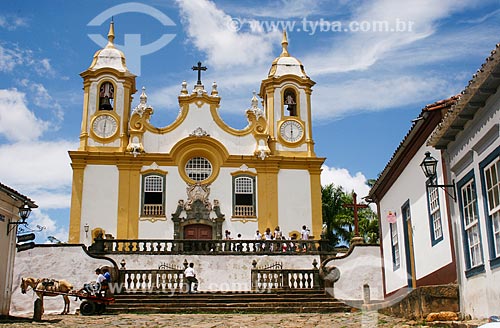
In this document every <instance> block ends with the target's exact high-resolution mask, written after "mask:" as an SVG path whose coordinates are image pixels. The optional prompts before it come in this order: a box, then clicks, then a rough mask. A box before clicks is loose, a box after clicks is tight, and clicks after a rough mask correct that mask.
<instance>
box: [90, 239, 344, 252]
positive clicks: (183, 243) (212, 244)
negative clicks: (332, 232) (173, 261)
mask: <svg viewBox="0 0 500 328" xmlns="http://www.w3.org/2000/svg"><path fill="white" fill-rule="evenodd" d="M346 251H347V249H343V248H328V247H327V243H326V242H324V241H322V240H187V239H186V240H172V239H170V240H160V239H156V240H155V239H134V240H128V239H99V238H96V239H95V240H94V243H93V244H92V245H91V246H90V247H89V252H91V253H94V254H148V255H166V254H198V255H200V254H210V255H214V254H224V255H255V254H279V255H287V254H290V255H298V254H307V255H311V254H332V253H345V252H346Z"/></svg>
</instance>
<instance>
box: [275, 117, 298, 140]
mask: <svg viewBox="0 0 500 328" xmlns="http://www.w3.org/2000/svg"><path fill="white" fill-rule="evenodd" d="M279 133H280V137H281V139H283V141H285V142H287V143H291V144H295V143H298V142H300V141H302V139H303V138H304V126H303V125H302V123H301V122H299V121H297V120H293V119H289V120H286V121H283V122H282V123H281V125H280V127H279Z"/></svg>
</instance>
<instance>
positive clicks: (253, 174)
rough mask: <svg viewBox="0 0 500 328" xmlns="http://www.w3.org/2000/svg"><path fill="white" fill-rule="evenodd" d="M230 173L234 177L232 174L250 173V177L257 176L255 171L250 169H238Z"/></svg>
mask: <svg viewBox="0 0 500 328" xmlns="http://www.w3.org/2000/svg"><path fill="white" fill-rule="evenodd" d="M231 175H232V176H233V177H234V176H238V175H250V176H252V177H256V176H257V173H255V172H252V171H242V170H238V171H235V172H231Z"/></svg>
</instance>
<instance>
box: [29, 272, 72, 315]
mask: <svg viewBox="0 0 500 328" xmlns="http://www.w3.org/2000/svg"><path fill="white" fill-rule="evenodd" d="M28 287H31V288H32V289H33V290H34V291H35V292H36V295H37V296H38V298H39V299H40V300H41V301H42V313H43V297H44V296H59V295H62V297H63V298H64V310H63V311H62V313H61V314H68V313H69V297H68V293H69V292H70V291H71V290H72V289H73V285H72V284H70V283H69V282H67V281H66V280H55V279H47V278H43V279H36V278H31V277H29V278H22V279H21V292H22V293H23V294H26V290H27V289H28Z"/></svg>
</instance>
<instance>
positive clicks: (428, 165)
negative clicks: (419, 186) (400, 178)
mask: <svg viewBox="0 0 500 328" xmlns="http://www.w3.org/2000/svg"><path fill="white" fill-rule="evenodd" d="M437 164H438V160H437V159H435V158H434V157H432V156H431V153H430V152H429V151H427V152H425V158H424V160H423V161H422V163H420V167H421V168H422V171H423V172H424V175H425V177H426V178H428V179H429V180H430V183H428V184H427V189H428V188H438V187H439V188H442V189H443V190H444V191H445V192H446V193H447V194H448V195H449V196H450V197H451V198H452V199H453V200H454V201H457V198H456V191H455V181H453V184H451V185H449V184H448V185H440V184H434V183H437V177H436V171H437ZM446 188H453V194H450V193H449V192H448V190H447V189H446Z"/></svg>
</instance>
